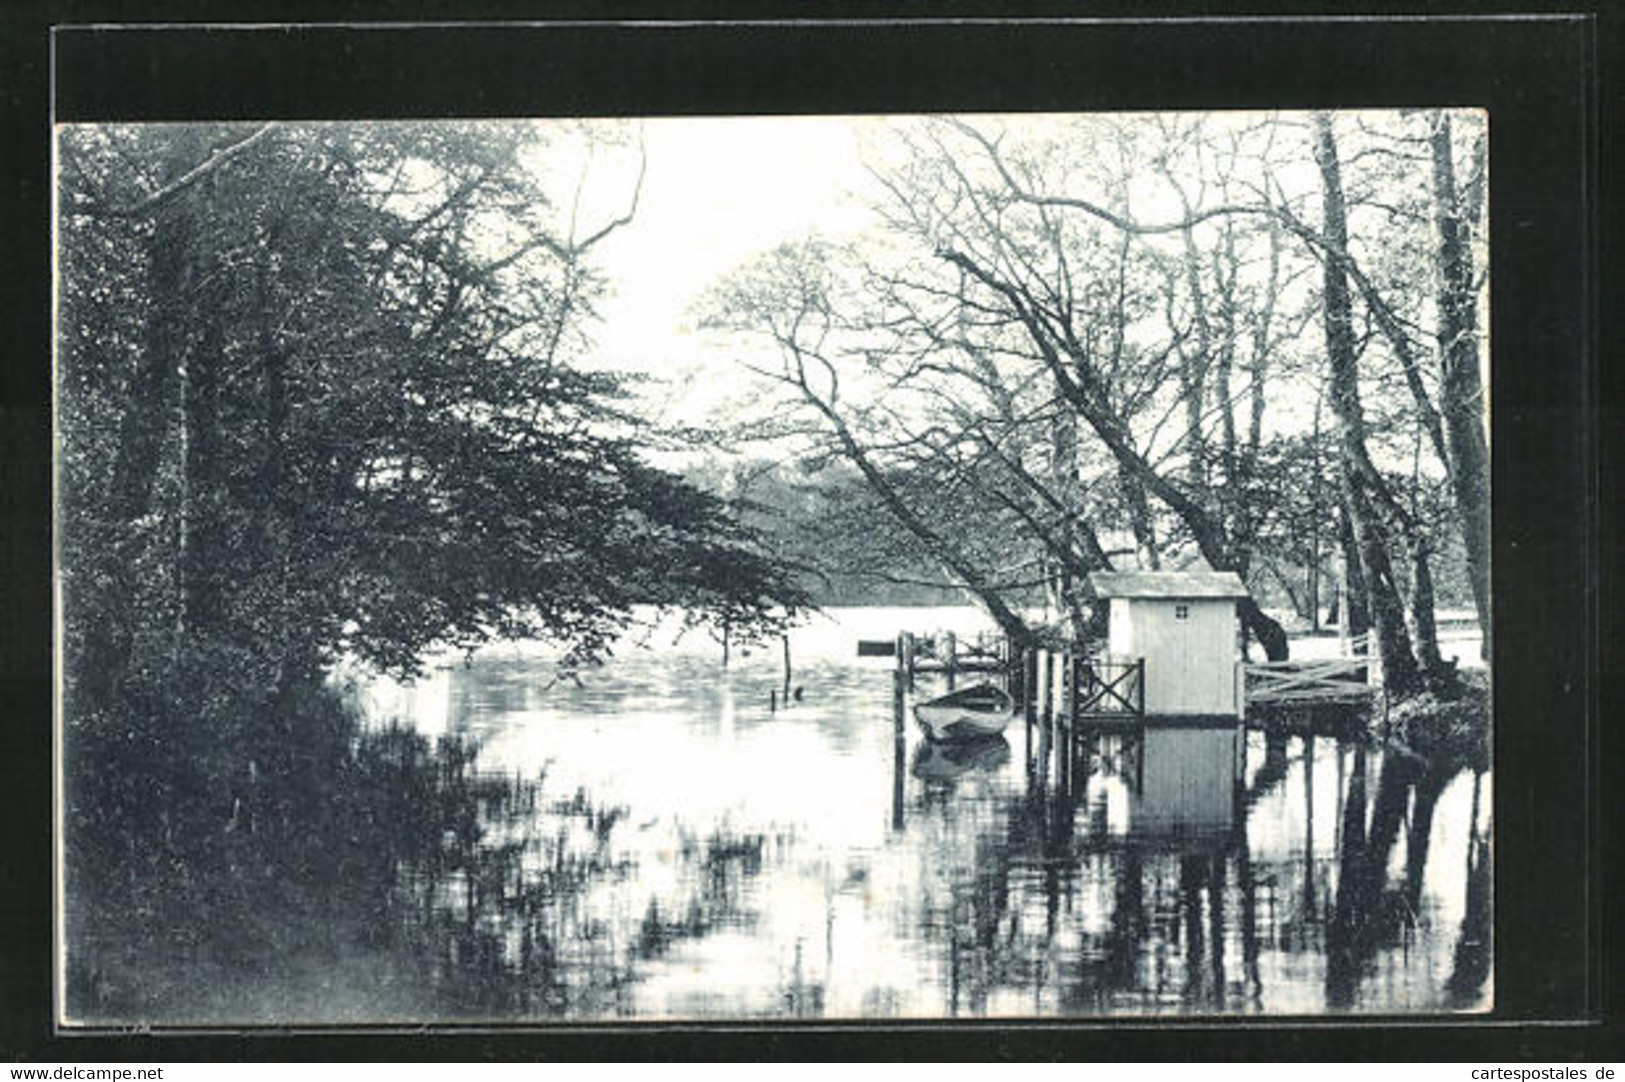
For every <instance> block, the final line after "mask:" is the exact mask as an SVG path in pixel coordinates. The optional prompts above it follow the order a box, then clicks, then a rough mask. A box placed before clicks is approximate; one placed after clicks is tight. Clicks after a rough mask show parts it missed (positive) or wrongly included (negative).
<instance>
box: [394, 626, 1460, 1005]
mask: <svg viewBox="0 0 1625 1082" xmlns="http://www.w3.org/2000/svg"><path fill="white" fill-rule="evenodd" d="M838 617H839V620H838V622H837V621H832V620H825V621H822V622H820V623H819V624H818V625H816V626H814V627H812V628H809V629H805V630H803V631H801V632H798V633H797V634H796V636H795V637H794V639H793V655H794V656H793V663H794V671H793V673H792V678H791V679H792V685H793V687H796V688H800V689H801V698H800V699H799V700H797V701H792V702H791V703H790V704H789V705H788V706H785V705H784V704H782V703H780V704H779V707H778V709H777V710H774V709H772V708H771V698H772V693H773V692H775V691H779V690H781V685H782V681H783V671H782V668H781V665H782V660H781V657H780V654H779V651H778V649H777V648H776V647H775V648H773V649H771V650H767V651H760V652H757V653H755V654H751V655H748V656H743V657H741V656H739V655H738V654H737V653H736V655H735V657H734V659H733V663H732V664H731V665H730V666H729V667H727V668H723V667H722V666H721V665H720V663H719V662H720V651H719V650H717V649H716V648H715V646H714V644H710V643H706V642H701V641H690V642H685V643H680V644H678V645H677V646H676V647H675V648H672V647H671V646H670V644H669V643H668V644H662V646H661V648H660V649H655V650H644V649H636V648H631V647H628V648H626V649H625V650H623V652H622V655H621V656H620V657H619V658H617V659H616V660H615V661H614V662H613V663H612V664H611V665H609V666H608V667H606V668H604V669H602V670H598V671H594V672H590V673H587V674H584V675H583V677H582V681H581V683H580V684H579V685H575V684H571V683H568V682H555V674H554V671H553V669H552V667H551V665H550V664H549V663H548V662H547V660H546V658H545V657H544V656H541V655H539V654H537V653H535V652H532V651H526V650H516V649H510V650H498V651H492V652H490V653H487V654H485V655H482V656H480V657H478V658H476V659H474V660H473V661H472V663H470V664H468V665H466V666H464V665H457V666H453V667H449V668H447V669H443V670H440V671H437V672H435V673H434V674H433V675H432V676H430V677H428V678H426V679H424V680H420V681H419V682H417V683H416V684H415V685H413V686H411V687H405V688H402V687H397V686H395V685H391V684H387V683H380V684H376V685H374V686H373V687H372V688H370V689H369V702H370V710H371V712H372V714H373V716H374V717H376V718H379V719H384V718H391V717H394V718H401V719H404V720H406V721H407V722H409V723H410V724H411V725H412V726H414V727H416V728H418V729H420V730H421V731H424V732H426V733H430V734H435V735H453V734H455V735H460V736H463V737H467V738H472V739H473V740H474V741H477V742H478V744H479V746H480V749H481V750H480V754H479V758H478V768H479V770H480V771H481V772H482V774H483V775H489V776H490V780H492V781H494V782H496V783H497V788H496V789H495V790H494V792H496V793H498V794H501V793H503V792H506V793H507V794H508V795H507V796H506V797H502V796H497V797H494V798H493V799H491V800H489V801H488V802H487V804H486V806H485V808H486V810H485V813H484V815H483V818H482V822H481V823H479V824H476V825H474V826H473V827H472V829H471V831H470V832H469V835H468V839H467V840H466V842H467V850H468V851H467V853H466V854H465V856H464V858H463V859H462V860H461V861H459V862H458V863H457V866H456V867H455V868H454V869H453V870H451V871H449V872H448V871H445V870H444V869H440V870H437V871H435V872H434V873H433V874H431V873H429V872H428V871H426V870H424V869H414V868H402V869H400V886H399V889H398V892H397V893H398V895H399V897H398V899H397V901H398V904H397V905H396V906H395V907H394V917H393V918H392V919H394V920H396V921H398V922H400V923H401V924H402V926H403V928H404V929H405V930H406V931H405V934H409V935H410V936H412V937H414V940H413V941H415V942H418V943H420V944H421V946H422V949H423V950H424V951H425V952H426V955H427V956H429V958H430V960H431V964H429V965H428V967H427V968H426V970H425V977H424V979H425V980H426V981H428V982H430V983H432V984H433V985H434V991H435V992H436V993H438V994H439V996H441V997H442V999H443V1001H444V1002H445V1003H447V1004H448V1010H450V1011H452V1012H454V1013H456V1014H458V1015H460V1016H468V1017H487V1018H492V1019H528V1018H560V1017H563V1018H670V1017H678V1018H714V1017H736V1018H745V1017H769V1018H785V1017H827V1018H856V1017H897V1016H942V1017H980V1016H999V1017H1018V1016H1040V1017H1058V1016H1078V1015H1086V1016H1087V1015H1126V1016H1135V1015H1183V1014H1193V1013H1195V1014H1258V1013H1272V1014H1273V1013H1309V1014H1316V1013H1321V1012H1324V1011H1327V1010H1357V1011H1368V1012H1395V1013H1412V1012H1418V1011H1439V1010H1464V1009H1465V1010H1473V1009H1484V1008H1487V1007H1488V1005H1489V1003H1490V999H1491V989H1490V982H1489V977H1488V973H1489V964H1490V955H1489V926H1490V916H1489V882H1490V861H1489V843H1488V838H1489V834H1490V821H1489V820H1490V806H1491V800H1490V779H1489V777H1488V775H1477V774H1474V773H1473V772H1471V771H1468V770H1458V771H1441V770H1435V769H1432V768H1430V767H1429V766H1428V765H1427V764H1425V763H1421V762H1419V761H1416V760H1414V759H1411V758H1409V757H1404V756H1400V755H1396V754H1390V755H1385V754H1384V752H1383V749H1382V748H1381V747H1380V746H1372V747H1365V746H1361V745H1358V744H1355V743H1350V742H1341V743H1340V742H1339V741H1337V740H1334V739H1331V738H1329V737H1320V738H1313V739H1297V738H1292V739H1288V740H1284V741H1282V740H1267V739H1266V738H1265V737H1264V736H1263V735H1262V734H1258V733H1253V734H1249V735H1248V736H1247V737H1246V739H1245V741H1238V740H1237V739H1236V735H1235V733H1234V731H1233V730H1200V729H1178V728H1175V729H1156V730H1152V731H1150V732H1148V733H1147V734H1146V735H1145V736H1144V737H1143V738H1140V739H1136V738H1132V737H1122V736H1116V735H1109V734H1108V735H1101V736H1099V737H1098V738H1095V739H1089V740H1080V741H1078V742H1077V743H1076V744H1075V745H1073V746H1071V747H1062V748H1059V749H1058V748H1056V747H1055V746H1053V744H1052V742H1051V741H1049V740H1048V739H1047V738H1046V737H1045V736H1044V734H1043V733H1042V732H1039V731H1031V732H1029V731H1026V730H1024V728H1023V727H1021V726H1019V725H1018V726H1012V728H1011V729H1010V730H1009V731H1007V733H1006V735H1005V737H1003V738H995V739H993V740H991V741H988V742H985V743H982V744H978V745H975V746H971V747H966V748H958V749H952V750H945V749H942V748H939V747H936V746H933V745H929V744H927V743H925V742H924V741H923V739H922V738H921V737H920V735H919V733H918V731H917V730H916V729H915V728H914V727H913V725H912V724H909V725H908V726H907V727H906V728H905V729H904V731H903V732H902V733H901V734H899V733H898V732H897V730H896V728H895V726H894V722H893V705H892V704H893V691H892V680H891V673H890V664H891V663H890V661H889V660H886V659H879V660H863V661H859V660H858V659H856V658H855V656H854V655H855V644H856V639H857V638H858V637H860V636H865V637H887V636H889V635H890V634H893V633H895V631H896V630H897V629H899V628H902V627H922V628H923V627H944V626H953V625H954V624H956V623H957V624H959V625H960V627H961V630H964V631H969V630H971V628H972V627H973V626H974V623H975V617H974V615H973V614H969V613H966V612H962V611H959V610H941V611H935V612H921V611H920V610H903V611H902V612H901V613H899V612H898V611H896V610H893V611H886V610H857V611H853V610H848V611H846V612H844V613H840V614H838ZM937 690H938V689H937V688H936V687H934V686H932V685H930V684H925V683H922V685H921V687H920V689H919V692H918V696H919V697H924V696H926V695H929V694H934V693H935V692H936V691H937ZM538 778H539V779H540V783H539V785H536V786H534V787H533V788H524V787H522V786H521V784H520V783H521V782H523V781H526V780H529V781H534V780H536V779H538ZM506 779H511V785H508V788H506V789H504V788H503V785H505V784H508V783H507V781H505V780H506ZM521 791H522V792H523V796H517V795H516V794H520V793H521Z"/></svg>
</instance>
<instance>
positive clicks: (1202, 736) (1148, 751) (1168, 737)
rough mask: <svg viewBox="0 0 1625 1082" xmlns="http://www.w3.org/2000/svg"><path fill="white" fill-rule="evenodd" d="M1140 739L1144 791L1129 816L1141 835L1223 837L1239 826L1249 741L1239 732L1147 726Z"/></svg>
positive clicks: (1135, 796)
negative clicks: (1238, 799)
mask: <svg viewBox="0 0 1625 1082" xmlns="http://www.w3.org/2000/svg"><path fill="white" fill-rule="evenodd" d="M1148 668H1149V666H1148ZM1141 739H1142V740H1143V741H1144V743H1142V744H1141V745H1140V756H1141V762H1140V778H1139V790H1138V792H1136V793H1135V795H1134V803H1133V805H1132V810H1131V811H1130V813H1129V814H1130V817H1131V818H1130V821H1131V823H1132V824H1133V829H1134V830H1135V831H1136V832H1138V833H1144V834H1223V833H1226V832H1228V831H1229V830H1230V829H1231V827H1233V826H1234V825H1235V809H1236V803H1235V793H1236V782H1237V780H1238V779H1239V777H1240V775H1241V741H1242V740H1243V739H1245V737H1244V735H1243V734H1242V732H1241V731H1240V730H1239V729H1237V728H1236V727H1235V726H1234V725H1232V726H1230V727H1228V728H1216V729H1215V728H1187V727H1185V726H1177V727H1173V728H1158V727H1156V726H1148V727H1147V728H1146V730H1145V732H1144V733H1143V734H1141Z"/></svg>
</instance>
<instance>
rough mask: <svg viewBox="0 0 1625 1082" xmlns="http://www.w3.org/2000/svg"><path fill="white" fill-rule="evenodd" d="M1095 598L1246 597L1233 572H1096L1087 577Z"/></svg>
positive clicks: (1245, 592)
mask: <svg viewBox="0 0 1625 1082" xmlns="http://www.w3.org/2000/svg"><path fill="white" fill-rule="evenodd" d="M1089 583H1090V585H1091V586H1093V587H1094V588H1095V595H1096V596H1097V597H1166V598H1175V599H1189V598H1221V599H1222V598H1231V597H1246V596H1247V587H1246V586H1245V585H1243V584H1242V581H1241V577H1240V576H1239V575H1237V574H1236V573H1235V572H1234V571H1114V572H1108V571H1096V572H1094V573H1093V574H1091V575H1090V576H1089Z"/></svg>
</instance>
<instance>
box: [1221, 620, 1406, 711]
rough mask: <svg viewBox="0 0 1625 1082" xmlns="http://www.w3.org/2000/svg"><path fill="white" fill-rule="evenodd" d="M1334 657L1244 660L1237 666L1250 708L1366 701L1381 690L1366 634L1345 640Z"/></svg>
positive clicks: (1369, 639)
mask: <svg viewBox="0 0 1625 1082" xmlns="http://www.w3.org/2000/svg"><path fill="white" fill-rule="evenodd" d="M1345 650H1346V652H1345V653H1343V654H1342V655H1340V656H1338V657H1329V658H1304V659H1294V660H1288V661H1245V662H1242V663H1241V664H1240V666H1239V667H1238V674H1239V678H1240V680H1241V683H1242V688H1243V698H1244V701H1245V703H1246V705H1247V706H1250V707H1272V708H1293V707H1312V706H1326V705H1347V704H1358V703H1368V702H1370V700H1371V698H1372V696H1373V695H1375V694H1377V693H1378V692H1379V691H1381V690H1382V684H1381V680H1380V677H1379V670H1378V664H1377V661H1378V659H1377V658H1376V656H1375V655H1373V654H1372V653H1371V633H1370V632H1366V633H1364V634H1362V635H1358V636H1356V637H1354V638H1353V639H1350V640H1348V641H1347V643H1346V644H1345Z"/></svg>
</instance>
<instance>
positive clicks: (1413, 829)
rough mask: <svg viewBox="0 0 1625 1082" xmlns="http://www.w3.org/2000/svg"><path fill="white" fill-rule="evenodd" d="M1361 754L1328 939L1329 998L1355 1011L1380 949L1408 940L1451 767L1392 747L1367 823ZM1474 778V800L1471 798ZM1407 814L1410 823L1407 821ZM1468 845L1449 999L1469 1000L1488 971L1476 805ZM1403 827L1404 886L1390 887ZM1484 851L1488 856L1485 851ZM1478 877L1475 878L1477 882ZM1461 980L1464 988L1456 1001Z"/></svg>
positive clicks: (1485, 890) (1347, 808) (1485, 883)
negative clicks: (1361, 987)
mask: <svg viewBox="0 0 1625 1082" xmlns="http://www.w3.org/2000/svg"><path fill="white" fill-rule="evenodd" d="M1366 755H1367V753H1366V749H1365V748H1364V747H1356V749H1355V751H1354V766H1353V774H1352V776H1351V778H1350V781H1349V791H1348V797H1347V800H1346V802H1345V804H1344V808H1343V820H1342V822H1343V828H1342V838H1341V848H1340V851H1339V854H1338V884H1337V902H1336V908H1335V913H1334V916H1333V919H1332V922H1331V924H1330V926H1329V928H1328V936H1327V940H1328V941H1327V965H1326V1000H1327V1005H1328V1006H1331V1007H1337V1008H1347V1007H1352V1006H1354V1004H1355V1003H1356V1001H1357V999H1358V991H1359V985H1360V982H1361V980H1362V978H1363V977H1364V976H1365V975H1366V973H1367V971H1368V969H1369V968H1370V965H1371V962H1372V961H1373V959H1374V958H1375V957H1376V955H1377V953H1378V952H1379V950H1381V949H1382V948H1383V947H1384V946H1386V945H1389V944H1391V943H1392V942H1393V941H1395V940H1396V939H1397V938H1399V937H1400V936H1402V935H1405V934H1408V932H1409V929H1410V928H1411V927H1412V926H1413V925H1414V924H1415V922H1416V918H1417V914H1418V912H1420V911H1421V909H1422V886H1423V877H1424V872H1425V870H1426V863H1427V859H1428V853H1429V850H1430V848H1431V835H1432V829H1433V817H1434V809H1435V807H1436V806H1437V804H1438V800H1439V797H1440V795H1441V794H1442V793H1443V791H1444V788H1445V786H1446V785H1447V784H1448V783H1449V782H1450V780H1451V779H1452V778H1453V777H1454V776H1455V774H1456V773H1457V771H1458V769H1459V767H1458V766H1457V765H1456V764H1439V763H1433V762H1430V761H1428V760H1425V759H1421V758H1419V757H1417V756H1415V755H1412V754H1410V753H1408V752H1405V751H1404V750H1402V749H1396V748H1389V749H1387V751H1386V753H1385V755H1384V756H1383V763H1382V770H1381V772H1380V775H1379V777H1378V780H1377V791H1376V795H1375V797H1374V799H1373V800H1372V803H1371V812H1370V820H1369V823H1368V822H1367V820H1366V815H1365V803H1366V801H1365V787H1366V772H1367V766H1366ZM1476 784H1477V779H1476V777H1475V797H1476ZM1407 812H1408V813H1409V824H1408V826H1406V824H1405V818H1406V815H1407ZM1473 820H1474V821H1473V826H1472V831H1473V833H1472V836H1471V838H1470V839H1469V843H1468V847H1469V855H1468V862H1469V865H1468V877H1467V878H1468V884H1467V914H1466V916H1465V918H1464V919H1463V922H1462V932H1461V937H1460V941H1459V942H1458V946H1457V950H1456V960H1457V974H1458V975H1457V976H1456V977H1452V980H1451V985H1450V989H1451V993H1452V997H1453V999H1464V1000H1470V999H1471V998H1472V997H1473V996H1475V995H1476V994H1477V991H1478V989H1479V988H1480V987H1481V986H1482V983H1483V980H1484V977H1485V975H1486V974H1487V972H1488V968H1489V952H1488V944H1489V936H1488V928H1489V923H1488V905H1489V878H1488V874H1487V872H1485V871H1484V870H1483V868H1482V867H1481V866H1480V865H1481V864H1482V865H1483V866H1486V867H1487V864H1488V861H1487V859H1486V860H1483V861H1478V859H1477V857H1476V854H1478V853H1479V852H1480V845H1481V841H1482V840H1481V839H1480V838H1479V835H1478V833H1477V807H1476V799H1475V807H1474V810H1473ZM1402 827H1405V829H1406V854H1405V869H1404V882H1403V885H1402V887H1400V888H1399V889H1396V888H1395V887H1394V886H1392V885H1391V884H1390V883H1389V879H1388V865H1389V858H1390V855H1391V854H1392V852H1393V848H1394V845H1395V843H1396V841H1397V840H1398V838H1399V833H1400V830H1401V828H1402ZM1484 852H1486V853H1487V848H1485V850H1484ZM1475 877H1476V878H1475ZM1458 978H1460V980H1461V981H1462V985H1461V986H1462V987H1464V988H1467V989H1469V991H1466V992H1465V993H1463V994H1462V995H1460V996H1457V994H1456V993H1457V989H1458Z"/></svg>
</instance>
